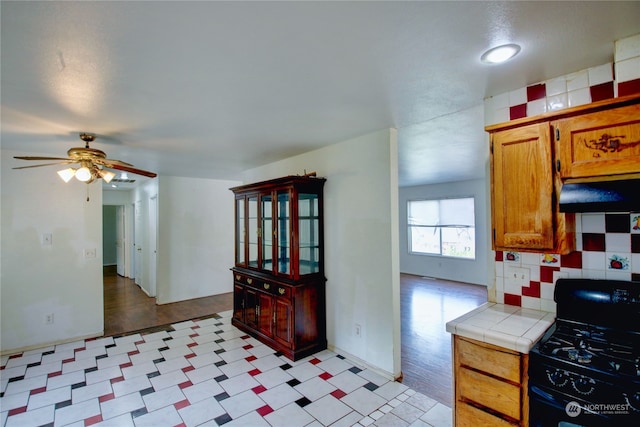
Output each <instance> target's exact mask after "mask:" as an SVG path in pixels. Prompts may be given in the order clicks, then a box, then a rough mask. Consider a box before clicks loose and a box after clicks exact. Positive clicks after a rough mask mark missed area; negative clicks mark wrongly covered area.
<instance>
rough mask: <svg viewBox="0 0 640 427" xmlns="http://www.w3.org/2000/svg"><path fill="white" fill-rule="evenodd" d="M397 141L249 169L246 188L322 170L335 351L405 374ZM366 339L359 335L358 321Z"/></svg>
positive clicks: (369, 141)
mask: <svg viewBox="0 0 640 427" xmlns="http://www.w3.org/2000/svg"><path fill="white" fill-rule="evenodd" d="M397 165H398V162H397V139H396V131H395V130H393V129H390V130H384V131H379V132H376V133H372V134H369V135H364V136H362V137H358V138H354V139H351V140H348V141H344V142H341V143H338V144H335V145H332V146H329V147H325V148H322V149H319V150H316V151H312V152H309V153H306V154H302V155H299V156H296V157H292V158H289V159H286V160H283V161H280V162H276V163H272V164H269V165H266V166H264V167H260V168H257V169H253V170H250V171H247V172H246V173H245V175H244V181H245V183H250V182H257V181H263V180H266V179H272V178H278V177H281V176H285V175H302V174H304V171H305V170H306V171H307V172H311V171H316V172H317V173H318V176H322V177H325V178H327V182H326V184H325V187H324V194H325V199H324V215H325V262H326V265H325V275H326V277H327V339H328V342H329V346H330V347H331V348H334V349H335V350H336V351H338V352H342V353H344V354H345V355H348V356H351V357H355V358H357V359H360V360H362V361H363V362H365V363H367V364H368V365H370V366H372V367H374V368H377V369H378V370H379V371H380V372H381V373H385V374H387V375H388V376H391V375H393V376H398V375H399V373H400V303H399V295H400V269H399V259H398V257H399V256H398V253H399V249H398V228H399V225H398V216H397V206H398V171H397V167H398V166H397ZM356 323H357V324H359V325H361V326H362V337H361V338H358V337H356V335H355V324H356Z"/></svg>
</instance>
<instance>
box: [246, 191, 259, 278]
mask: <svg viewBox="0 0 640 427" xmlns="http://www.w3.org/2000/svg"><path fill="white" fill-rule="evenodd" d="M248 204H249V208H248V210H249V218H248V219H249V234H248V239H249V267H256V268H257V267H258V196H250V197H249V198H248Z"/></svg>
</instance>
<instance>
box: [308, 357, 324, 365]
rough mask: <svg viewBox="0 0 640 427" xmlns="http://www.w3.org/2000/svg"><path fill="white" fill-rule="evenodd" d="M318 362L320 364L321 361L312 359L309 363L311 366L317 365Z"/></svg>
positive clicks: (315, 358)
mask: <svg viewBox="0 0 640 427" xmlns="http://www.w3.org/2000/svg"><path fill="white" fill-rule="evenodd" d="M320 362H322V360H320V359H318V358H317V357H314V358H313V359H311V360H309V363H311V364H312V365H317V364H318V363H320Z"/></svg>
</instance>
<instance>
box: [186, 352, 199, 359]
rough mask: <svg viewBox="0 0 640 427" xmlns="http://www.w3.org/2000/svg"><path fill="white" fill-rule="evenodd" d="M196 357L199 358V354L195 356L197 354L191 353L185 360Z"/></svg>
mask: <svg viewBox="0 0 640 427" xmlns="http://www.w3.org/2000/svg"><path fill="white" fill-rule="evenodd" d="M196 356H197V354H195V353H189V354H187V355H186V356H185V357H184V358H185V359H191V358H192V357H196Z"/></svg>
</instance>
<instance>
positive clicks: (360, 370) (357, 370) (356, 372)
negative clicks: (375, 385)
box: [349, 366, 362, 374]
mask: <svg viewBox="0 0 640 427" xmlns="http://www.w3.org/2000/svg"><path fill="white" fill-rule="evenodd" d="M349 371H351V372H353V373H354V374H358V373H360V372H362V369H360V368H358V367H357V366H354V367H351V368H349Z"/></svg>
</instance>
